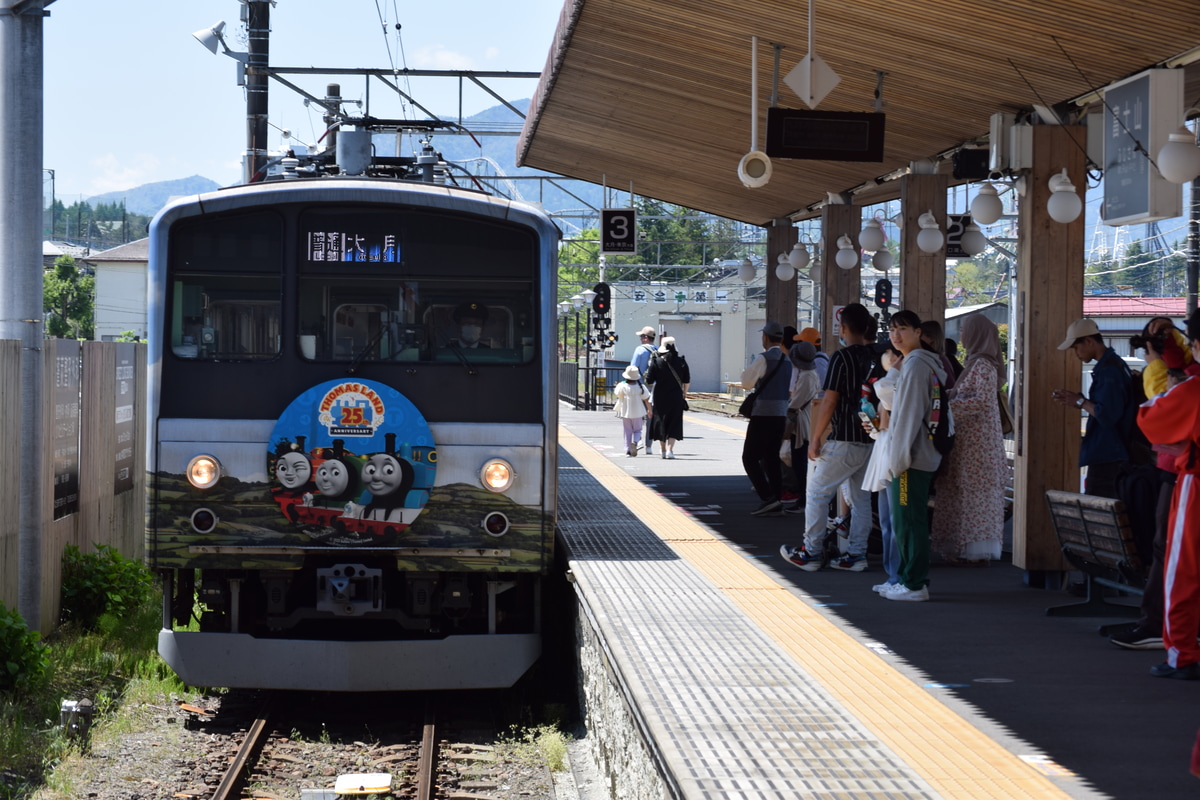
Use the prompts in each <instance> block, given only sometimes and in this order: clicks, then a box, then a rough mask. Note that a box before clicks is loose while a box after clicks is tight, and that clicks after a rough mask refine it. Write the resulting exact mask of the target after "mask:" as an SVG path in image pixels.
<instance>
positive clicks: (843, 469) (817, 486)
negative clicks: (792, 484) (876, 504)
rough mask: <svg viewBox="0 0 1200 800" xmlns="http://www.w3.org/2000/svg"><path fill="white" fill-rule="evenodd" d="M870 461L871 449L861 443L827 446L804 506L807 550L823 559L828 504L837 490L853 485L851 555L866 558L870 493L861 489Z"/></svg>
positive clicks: (824, 447) (831, 444)
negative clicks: (847, 483) (844, 485)
mask: <svg viewBox="0 0 1200 800" xmlns="http://www.w3.org/2000/svg"><path fill="white" fill-rule="evenodd" d="M870 458H871V445H869V444H860V443H858V442H836V441H835V442H825V444H824V445H823V446H822V447H821V455H820V456H819V457H818V458H817V466H816V469H815V470H814V471H813V474H812V477H811V478H809V481H808V495H807V499H806V502H805V505H804V549H805V550H807V551H808V552H809V554H811V555H814V556H816V555H820V554H821V551H822V550H823V549H824V546H825V533H826V530H827V525H828V522H829V501H830V500H832V499H833V498H834V496H835V495H836V494H837V491H838V488H839V487H840V486H841V485H842V484H843V483H845V482H846V481H849V482H850V509H851V511H852V512H853V513H852V514H851V515H850V543H849V545H848V547H849V552H850V553H851V554H854V555H864V556H865V555H866V554H867V539H868V538H869V537H870V535H871V493H870V492H868V491H866V490H865V489H863V488H862V484H863V473H864V472H865V471H866V469H867V461H868V460H869V459H870Z"/></svg>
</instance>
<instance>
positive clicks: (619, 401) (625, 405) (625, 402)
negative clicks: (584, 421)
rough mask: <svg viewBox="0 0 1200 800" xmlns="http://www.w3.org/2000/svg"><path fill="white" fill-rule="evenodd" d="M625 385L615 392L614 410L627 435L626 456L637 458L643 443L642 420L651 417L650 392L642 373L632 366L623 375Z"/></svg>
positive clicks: (618, 385)
mask: <svg viewBox="0 0 1200 800" xmlns="http://www.w3.org/2000/svg"><path fill="white" fill-rule="evenodd" d="M621 377H623V378H624V379H625V381H624V383H620V384H617V388H616V389H615V390H614V391H613V394H614V395H615V396H616V400H615V401H614V402H613V410H614V411H616V414H617V416H618V417H619V418H620V420H621V425H622V427H623V429H624V433H625V455H627V456H636V455H637V454H638V446H639V445H640V444H641V442H642V418H643V417H648V416H650V415H651V410H650V390H649V389H647V388H646V387H645V386H644V385H643V384H642V380H641V379H642V371H641V370H639V369H638V368H637V367H635V366H634V365H633V364H630V365H629V366H628V367H626V368H625V371H624V372H623V373H621Z"/></svg>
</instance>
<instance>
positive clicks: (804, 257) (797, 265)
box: [788, 242, 809, 272]
mask: <svg viewBox="0 0 1200 800" xmlns="http://www.w3.org/2000/svg"><path fill="white" fill-rule="evenodd" d="M808 262H809V257H808V248H807V247H805V246H804V244H803V243H801V242H796V244H795V245H793V246H792V252H790V253H788V263H789V264H791V265H792V269H794V270H796V271H797V272H799V271H800V270H802V269H804V268H805V267H807V266H808Z"/></svg>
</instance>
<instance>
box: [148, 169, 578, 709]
mask: <svg viewBox="0 0 1200 800" xmlns="http://www.w3.org/2000/svg"><path fill="white" fill-rule="evenodd" d="M557 243H558V232H557V229H556V228H555V227H554V225H553V223H552V222H550V220H549V219H548V218H546V217H545V216H544V215H542V214H541V213H540V212H537V211H536V210H534V209H531V208H529V207H525V206H522V205H519V204H510V203H508V202H506V201H502V200H497V199H495V198H489V197H486V196H484V195H478V194H475V193H470V192H462V191H458V190H452V189H447V188H443V187H429V186H422V185H419V184H411V183H404V182H398V181H370V180H351V179H325V180H314V181H296V182H287V183H275V184H267V185H260V186H255V187H240V188H237V189H231V190H225V191H221V192H215V193H212V194H210V195H204V196H201V197H197V198H190V199H187V200H184V201H180V202H177V203H175V204H173V205H172V206H170V207H168V208H167V209H165V210H164V211H163V212H162V213H161V214H160V215H159V216H158V217H157V218H156V220H155V221H154V224H153V225H152V228H151V252H150V262H151V267H150V278H149V280H150V287H149V288H150V297H151V306H150V316H151V323H150V324H151V330H152V331H153V332H154V333H153V335H152V338H151V340H150V345H149V354H148V361H149V374H150V380H149V396H148V398H147V400H148V408H149V414H148V418H149V423H148V424H149V431H148V436H147V441H148V443H149V445H148V447H149V452H148V458H147V463H148V464H149V467H148V471H149V474H148V484H147V485H148V492H147V495H148V505H149V507H148V513H147V548H146V549H147V558H148V561H149V565H150V566H151V568H153V569H155V570H157V571H158V572H159V573H160V574H161V575H162V576H163V580H164V595H165V599H164V620H163V630H162V632H161V634H160V636H159V650H160V652H161V653H162V654H163V656H164V658H165V659H166V660H167V662H168V663H169V664H170V665H171V666H172V668H174V669H175V671H176V672H177V673H178V674H179V675H180V676H181V677H182V678H183V680H185V681H186V682H188V683H189V684H192V685H198V686H239V687H269V688H281V689H314V690H327V691H379V690H426V689H454V688H496V687H504V686H509V685H511V684H512V683H514V682H515V681H516V680H517V679H518V678H519V677H520V676H521V675H522V674H523V673H524V672H525V671H526V670H527V669H528V668H529V667H530V666H531V665H532V664H533V663H534V661H536V660H537V658H538V656H539V654H540V651H541V618H540V600H541V587H542V580H543V578H544V577H545V576H546V575H547V574H548V573H549V570H550V568H551V564H552V561H553V558H552V556H553V553H552V547H553V541H554V515H555V508H554V499H555V490H556V479H555V456H556V436H555V435H556V430H557V414H556V399H555V398H556V396H557V391H556V386H555V383H556V379H557V371H556V369H554V365H555V360H556V353H555V346H554V334H555V326H554V315H553V313H552V312H551V309H554V299H555V298H554V294H555V279H556V275H555V262H556V253H557Z"/></svg>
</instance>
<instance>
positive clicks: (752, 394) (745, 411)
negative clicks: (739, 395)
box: [738, 356, 784, 417]
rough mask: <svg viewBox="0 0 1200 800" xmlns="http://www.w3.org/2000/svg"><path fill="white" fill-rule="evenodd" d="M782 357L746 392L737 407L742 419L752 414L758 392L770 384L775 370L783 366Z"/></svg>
mask: <svg viewBox="0 0 1200 800" xmlns="http://www.w3.org/2000/svg"><path fill="white" fill-rule="evenodd" d="M783 358H784V357H783V356H780V357H779V359H778V360H777V361H776V362H775V366H773V367H771V371H770V372H768V373H767V374H766V375H764V376H763V377H761V378H759V379H758V380H757V381H755V382H754V388H753V389H751V390H750V391H748V392H746V399H745V400H743V401H742V404H741V405H740V406H738V414H740V415H741V416H743V417H749V416H750V415H751V414H753V413H754V403H755V401H756V400H758V390H759V388H760V387H762V386H763V385H765V384H767V383H769V382H770V380H771V378H773V377H775V372H776V370H778V369H779V367H780V366H781V365H782V364H783Z"/></svg>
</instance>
